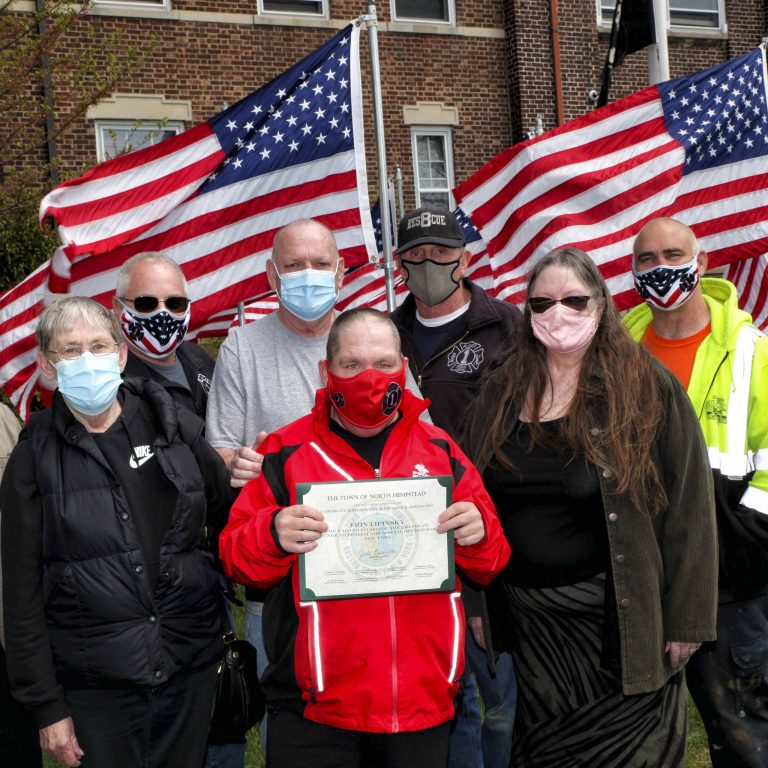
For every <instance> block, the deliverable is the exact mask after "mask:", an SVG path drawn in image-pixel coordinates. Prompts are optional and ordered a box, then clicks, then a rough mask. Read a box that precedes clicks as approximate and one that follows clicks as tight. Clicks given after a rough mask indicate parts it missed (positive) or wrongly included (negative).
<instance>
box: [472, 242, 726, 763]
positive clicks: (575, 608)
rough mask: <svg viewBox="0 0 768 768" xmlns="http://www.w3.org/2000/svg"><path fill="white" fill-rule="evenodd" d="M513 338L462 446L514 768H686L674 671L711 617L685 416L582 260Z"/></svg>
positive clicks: (707, 545) (546, 266)
mask: <svg viewBox="0 0 768 768" xmlns="http://www.w3.org/2000/svg"><path fill="white" fill-rule="evenodd" d="M525 320H526V322H525V327H526V328H527V332H525V331H523V332H522V333H521V334H520V338H519V340H518V346H517V348H516V350H515V352H514V353H513V354H512V355H511V356H510V357H509V358H508V359H507V360H506V361H505V362H504V363H503V364H502V365H501V366H500V367H498V368H497V369H496V370H495V371H494V372H493V373H492V374H491V376H490V378H489V380H488V381H487V383H486V385H485V387H484V389H483V390H482V392H481V394H480V395H479V397H478V399H477V400H476V402H475V407H474V408H473V411H472V414H471V415H470V419H469V425H468V428H467V431H466V439H465V443H466V447H467V449H468V455H469V456H470V458H472V459H473V460H474V461H475V463H476V465H477V467H478V469H479V470H480V471H481V472H482V474H483V480H484V482H485V484H486V487H487V488H488V490H489V492H490V494H491V497H492V498H493V500H494V502H495V504H496V507H497V509H498V512H499V518H500V519H501V522H502V525H503V527H504V531H505V533H506V535H507V538H508V539H509V542H510V544H511V546H512V558H511V559H510V561H509V564H508V566H507V568H506V570H505V571H503V572H502V574H501V576H500V577H499V580H498V583H497V588H496V590H495V592H494V593H493V597H494V599H495V600H494V602H493V603H492V622H493V620H495V623H496V637H495V638H494V639H495V640H496V645H499V646H507V647H508V648H509V649H510V650H511V651H512V653H513V656H514V661H515V669H516V671H517V676H518V685H519V699H518V719H517V725H516V736H515V745H514V748H513V759H512V765H513V766H526V768H537V767H539V766H552V767H553V768H565V767H566V766H575V765H588V766H590V768H597V767H598V766H611V767H612V768H613V767H615V766H645V765H647V766H654V767H658V766H665V767H669V766H682V765H684V762H685V748H686V743H685V742H686V717H687V696H686V687H685V681H684V676H683V675H682V673H681V670H682V668H683V666H684V664H685V662H686V660H687V659H688V658H689V657H690V655H691V654H692V653H694V652H695V651H696V650H697V648H698V647H699V645H700V644H701V643H702V642H703V641H705V640H710V639H712V638H713V637H714V632H715V611H716V603H717V599H716V598H717V554H716V547H715V539H716V532H715V522H714V502H713V494H712V482H711V472H710V471H709V469H708V462H707V454H706V449H705V446H704V443H703V440H702V438H701V431H700V429H699V425H698V423H697V420H696V415H695V413H694V412H693V408H692V407H691V404H690V402H689V400H688V396H687V395H686V393H685V391H684V390H683V388H682V387H681V386H680V384H679V383H678V382H677V380H676V379H675V377H674V376H672V375H671V374H670V373H669V372H668V371H667V370H666V369H665V368H663V367H662V366H661V365H659V364H658V363H656V362H655V361H654V360H653V359H652V358H651V357H650V355H648V354H647V353H646V352H645V351H644V350H643V349H642V348H641V347H640V346H639V345H637V344H636V343H635V342H634V341H632V339H631V338H630V337H629V335H628V334H627V333H626V331H625V330H624V328H623V327H622V326H621V323H620V322H619V318H618V315H617V312H616V309H615V308H614V305H613V302H612V300H611V297H610V295H609V293H608V289H607V286H606V284H605V281H604V280H603V278H602V276H601V275H600V272H599V271H598V269H597V268H596V267H595V265H594V263H593V262H592V261H591V260H590V258H589V257H588V256H587V255H586V254H585V253H583V252H582V251H579V250H577V249H575V248H564V249H559V250H556V251H553V252H552V253H549V254H547V255H546V256H544V257H543V258H542V259H541V261H540V262H539V263H538V264H537V266H536V268H535V269H534V270H533V273H532V274H531V276H530V279H529V283H528V300H527V302H526V305H525Z"/></svg>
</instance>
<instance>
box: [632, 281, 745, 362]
mask: <svg viewBox="0 0 768 768" xmlns="http://www.w3.org/2000/svg"><path fill="white" fill-rule="evenodd" d="M700 290H701V292H702V295H703V296H704V301H706V302H707V306H708V307H709V316H710V322H711V324H712V331H711V334H710V335H711V338H712V341H713V342H714V343H715V345H716V346H718V347H719V348H720V349H721V350H723V351H725V350H732V349H735V347H736V339H737V337H738V331H739V329H740V328H741V327H742V326H743V325H748V324H749V323H751V318H750V316H749V315H748V314H747V313H746V312H744V311H743V310H741V309H739V302H738V295H737V293H736V286H735V285H733V283H730V282H728V281H727V280H722V279H721V278H718V277H703V278H702V279H701V289H700ZM652 321H653V314H652V312H651V308H650V307H649V306H648V304H646V302H643V303H642V304H640V305H639V306H637V307H635V308H634V309H632V310H630V311H629V312H628V313H627V315H626V317H625V318H624V325H625V326H626V328H627V330H628V331H629V332H630V334H631V335H632V337H633V338H634V339H636V340H637V341H639V340H640V339H642V337H643V334H644V333H645V329H646V328H647V327H648V326H649V325H650V324H651V322H652Z"/></svg>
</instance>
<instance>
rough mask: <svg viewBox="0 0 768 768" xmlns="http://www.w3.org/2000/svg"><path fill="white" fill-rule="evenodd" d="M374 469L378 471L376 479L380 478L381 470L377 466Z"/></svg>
mask: <svg viewBox="0 0 768 768" xmlns="http://www.w3.org/2000/svg"><path fill="white" fill-rule="evenodd" d="M373 471H374V472H375V473H376V479H377V480H378V479H379V478H380V477H381V470H380V469H378V468H376V469H374V470H373Z"/></svg>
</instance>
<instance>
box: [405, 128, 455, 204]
mask: <svg viewBox="0 0 768 768" xmlns="http://www.w3.org/2000/svg"><path fill="white" fill-rule="evenodd" d="M411 135H412V137H413V166H414V174H413V176H414V184H415V187H416V205H417V206H422V205H441V206H445V207H446V208H449V209H453V207H454V204H453V197H452V195H451V189H453V153H452V151H451V129H450V128H413V129H412V133H411Z"/></svg>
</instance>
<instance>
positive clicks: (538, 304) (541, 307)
mask: <svg viewBox="0 0 768 768" xmlns="http://www.w3.org/2000/svg"><path fill="white" fill-rule="evenodd" d="M591 298H592V297H591V296H564V297H563V298H562V299H546V298H544V297H543V296H533V297H532V298H530V299H528V306H529V307H530V308H531V312H535V313H536V314H540V313H541V312H546V311H547V310H548V309H552V307H554V306H555V304H562V305H563V306H566V307H568V308H569V309H575V310H576V311H577V312H583V311H584V310H585V309H586V308H587V307H588V306H589V301H590V299H591Z"/></svg>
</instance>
